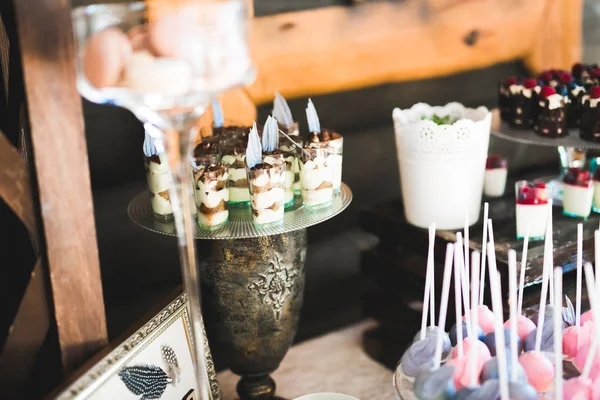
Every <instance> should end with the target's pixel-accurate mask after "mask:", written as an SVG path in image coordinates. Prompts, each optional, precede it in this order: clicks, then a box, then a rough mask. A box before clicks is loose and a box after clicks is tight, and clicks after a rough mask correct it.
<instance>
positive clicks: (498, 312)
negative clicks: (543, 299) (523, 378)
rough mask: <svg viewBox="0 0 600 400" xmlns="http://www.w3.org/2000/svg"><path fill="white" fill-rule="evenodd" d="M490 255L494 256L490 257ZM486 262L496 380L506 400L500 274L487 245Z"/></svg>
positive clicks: (492, 251) (505, 358) (505, 366)
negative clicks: (491, 313) (490, 293)
mask: <svg viewBox="0 0 600 400" xmlns="http://www.w3.org/2000/svg"><path fill="white" fill-rule="evenodd" d="M492 254H493V255H494V256H492ZM488 261H489V268H490V271H489V272H490V290H491V292H492V308H493V311H494V336H495V338H496V357H498V378H499V381H500V396H501V399H502V400H508V399H509V397H508V396H509V394H508V371H507V362H506V361H507V357H506V341H505V340H504V324H503V320H502V319H503V315H504V313H503V310H502V295H501V294H500V293H501V287H500V276H499V275H500V274H499V273H498V270H497V268H496V258H495V251H494V248H493V247H492V244H491V243H488Z"/></svg>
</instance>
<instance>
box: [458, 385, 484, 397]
mask: <svg viewBox="0 0 600 400" xmlns="http://www.w3.org/2000/svg"><path fill="white" fill-rule="evenodd" d="M479 388H480V386H465V387H464V388H462V389H460V390H459V391H458V392H456V396H454V398H453V399H452V400H467V399H468V398H469V396H471V395H472V394H473V393H475V392H476V391H478V390H479Z"/></svg>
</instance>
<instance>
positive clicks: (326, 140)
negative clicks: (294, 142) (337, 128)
mask: <svg viewBox="0 0 600 400" xmlns="http://www.w3.org/2000/svg"><path fill="white" fill-rule="evenodd" d="M305 147H309V148H320V149H328V150H329V151H328V152H327V165H328V166H329V168H331V174H332V180H331V184H332V185H333V190H335V191H339V190H340V188H341V187H342V158H343V150H344V138H343V137H342V135H340V134H339V133H336V132H333V131H330V130H327V129H323V132H321V133H315V132H313V133H312V134H311V135H309V138H308V139H307V143H306V146H305Z"/></svg>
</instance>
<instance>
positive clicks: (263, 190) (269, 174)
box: [246, 160, 285, 225]
mask: <svg viewBox="0 0 600 400" xmlns="http://www.w3.org/2000/svg"><path fill="white" fill-rule="evenodd" d="M273 162H274V163H273V164H268V163H266V162H263V163H261V164H257V165H255V166H254V167H252V168H247V169H246V173H247V176H248V183H249V186H250V206H251V208H252V217H253V220H254V223H255V224H257V225H264V224H270V223H275V222H282V221H283V215H284V197H285V162H283V161H281V160H273Z"/></svg>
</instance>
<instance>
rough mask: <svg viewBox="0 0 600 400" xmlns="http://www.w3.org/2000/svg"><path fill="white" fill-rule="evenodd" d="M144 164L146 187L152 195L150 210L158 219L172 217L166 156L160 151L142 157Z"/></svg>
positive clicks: (169, 179)
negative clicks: (159, 152)
mask: <svg viewBox="0 0 600 400" xmlns="http://www.w3.org/2000/svg"><path fill="white" fill-rule="evenodd" d="M144 166H145V167H146V180H147V182H148V189H149V190H150V194H151V195H152V197H151V200H150V202H151V204H152V211H153V212H154V215H155V216H156V217H157V218H158V219H161V220H169V219H171V218H172V217H173V208H172V207H171V197H170V196H169V188H170V187H171V177H170V175H169V165H168V164H167V156H166V154H164V153H161V154H155V155H153V156H151V157H144Z"/></svg>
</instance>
